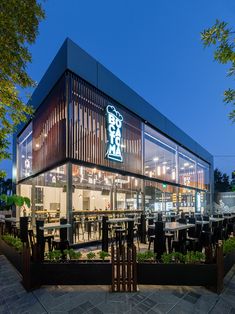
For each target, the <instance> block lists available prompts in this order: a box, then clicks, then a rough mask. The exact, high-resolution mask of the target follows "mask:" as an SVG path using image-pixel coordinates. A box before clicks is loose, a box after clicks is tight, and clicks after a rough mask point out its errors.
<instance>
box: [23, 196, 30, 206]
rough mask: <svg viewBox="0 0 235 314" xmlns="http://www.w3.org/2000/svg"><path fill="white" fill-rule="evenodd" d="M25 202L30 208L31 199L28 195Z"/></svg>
mask: <svg viewBox="0 0 235 314" xmlns="http://www.w3.org/2000/svg"><path fill="white" fill-rule="evenodd" d="M24 202H25V204H26V205H27V207H28V208H29V207H30V203H31V202H30V199H29V198H28V197H24Z"/></svg>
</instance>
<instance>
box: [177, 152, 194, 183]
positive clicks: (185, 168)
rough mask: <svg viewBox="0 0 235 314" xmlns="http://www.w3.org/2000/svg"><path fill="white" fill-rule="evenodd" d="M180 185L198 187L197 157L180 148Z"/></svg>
mask: <svg viewBox="0 0 235 314" xmlns="http://www.w3.org/2000/svg"><path fill="white" fill-rule="evenodd" d="M179 183H180V184H182V185H187V186H191V187H197V175H196V157H195V156H194V155H193V154H191V153H189V152H188V151H187V150H185V149H183V148H182V147H179Z"/></svg>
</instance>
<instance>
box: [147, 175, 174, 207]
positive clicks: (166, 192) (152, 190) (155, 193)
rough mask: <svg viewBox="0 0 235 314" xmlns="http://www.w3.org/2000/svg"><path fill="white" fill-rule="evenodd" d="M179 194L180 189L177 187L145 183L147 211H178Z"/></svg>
mask: <svg viewBox="0 0 235 314" xmlns="http://www.w3.org/2000/svg"><path fill="white" fill-rule="evenodd" d="M177 193H178V188H177V187H175V186H172V185H168V184H162V183H157V182H151V181H145V211H146V212H160V211H163V212H167V211H176V210H177Z"/></svg>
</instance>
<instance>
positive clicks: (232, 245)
mask: <svg viewBox="0 0 235 314" xmlns="http://www.w3.org/2000/svg"><path fill="white" fill-rule="evenodd" d="M234 250H235V237H232V238H229V239H227V240H225V241H223V252H224V254H228V253H230V252H232V251H234Z"/></svg>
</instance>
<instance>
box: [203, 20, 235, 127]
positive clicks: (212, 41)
mask: <svg viewBox="0 0 235 314" xmlns="http://www.w3.org/2000/svg"><path fill="white" fill-rule="evenodd" d="M234 34H235V31H233V30H232V28H230V27H229V26H228V23H225V22H220V21H219V20H216V22H215V24H214V25H213V26H212V27H210V28H208V29H206V30H204V31H203V32H202V33H201V39H202V41H203V44H204V46H205V47H209V46H211V45H214V46H215V51H214V59H215V60H216V61H218V62H219V63H222V64H228V65H229V69H228V72H227V76H230V77H233V76H235V35H234ZM224 102H225V103H226V104H229V103H230V104H231V105H232V107H234V106H235V89H233V88H229V89H227V90H226V91H225V92H224ZM229 118H230V119H231V120H232V122H235V109H233V110H232V111H231V112H230V113H229Z"/></svg>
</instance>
